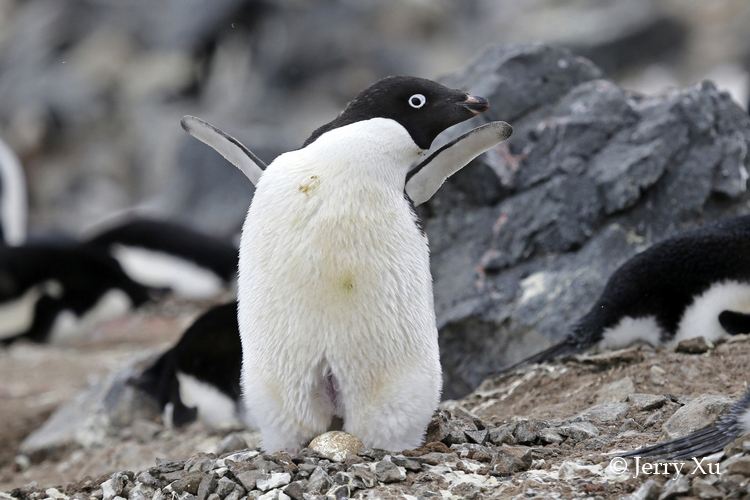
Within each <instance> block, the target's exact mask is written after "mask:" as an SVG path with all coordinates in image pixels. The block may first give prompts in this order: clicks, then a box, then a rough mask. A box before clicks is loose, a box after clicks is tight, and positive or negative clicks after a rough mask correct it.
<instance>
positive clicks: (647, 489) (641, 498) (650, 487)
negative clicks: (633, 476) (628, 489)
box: [628, 479, 661, 500]
mask: <svg viewBox="0 0 750 500" xmlns="http://www.w3.org/2000/svg"><path fill="white" fill-rule="evenodd" d="M660 493H661V485H660V484H659V483H657V482H656V481H654V480H653V479H648V480H647V481H646V482H645V483H643V484H642V485H641V487H640V488H638V489H637V490H635V491H634V492H633V493H632V494H631V495H630V496H628V498H629V499H631V500H654V499H656V498H658V496H659V494H660Z"/></svg>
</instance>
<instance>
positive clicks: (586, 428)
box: [557, 421, 599, 443]
mask: <svg viewBox="0 0 750 500" xmlns="http://www.w3.org/2000/svg"><path fill="white" fill-rule="evenodd" d="M557 432H558V433H559V434H560V435H561V436H565V437H567V438H569V439H570V440H572V441H573V442H576V443H577V442H579V441H583V440H584V439H589V438H593V437H596V436H598V435H599V429H597V428H596V427H595V426H594V424H592V423H591V422H586V421H582V422H571V423H570V424H567V425H563V426H560V428H558V429H557Z"/></svg>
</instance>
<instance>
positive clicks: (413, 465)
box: [391, 455, 422, 472]
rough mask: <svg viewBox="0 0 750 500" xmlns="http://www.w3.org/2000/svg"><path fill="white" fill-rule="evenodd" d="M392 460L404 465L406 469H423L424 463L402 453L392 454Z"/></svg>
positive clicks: (415, 470)
mask: <svg viewBox="0 0 750 500" xmlns="http://www.w3.org/2000/svg"><path fill="white" fill-rule="evenodd" d="M391 462H393V463H394V464H396V465H398V466H399V467H403V468H404V469H406V470H409V471H412V472H419V471H420V470H422V465H421V464H420V463H419V461H418V460H414V459H413V458H407V457H404V456H402V455H395V456H392V457H391Z"/></svg>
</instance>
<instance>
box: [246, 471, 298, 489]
mask: <svg viewBox="0 0 750 500" xmlns="http://www.w3.org/2000/svg"><path fill="white" fill-rule="evenodd" d="M291 480H292V475H291V474H289V473H288V472H274V473H272V474H271V475H264V476H263V477H261V478H259V479H258V480H257V482H256V485H255V486H256V487H257V488H258V489H259V490H261V491H268V490H270V489H273V488H278V487H280V486H286V485H287V484H289V483H290V482H291Z"/></svg>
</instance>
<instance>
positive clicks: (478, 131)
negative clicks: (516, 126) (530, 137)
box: [405, 121, 513, 206]
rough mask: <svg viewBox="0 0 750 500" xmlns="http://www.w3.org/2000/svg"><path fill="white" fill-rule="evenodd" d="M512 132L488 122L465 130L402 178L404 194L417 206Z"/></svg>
mask: <svg viewBox="0 0 750 500" xmlns="http://www.w3.org/2000/svg"><path fill="white" fill-rule="evenodd" d="M512 133H513V128H512V127H511V126H510V125H508V124H507V123H505V122H500V121H498V122H490V123H486V124H484V125H481V126H479V127H477V128H474V129H472V130H469V131H468V132H466V133H465V134H463V135H460V136H458V137H457V138H455V139H453V140H452V141H450V142H449V143H447V144H444V145H443V146H441V147H439V148H437V149H436V150H435V151H431V152H428V155H427V158H425V159H424V160H423V161H421V162H420V163H419V164H417V165H416V166H414V167H413V168H412V169H411V170H410V171H409V174H408V175H407V177H406V187H405V190H406V194H407V195H408V196H409V198H411V200H412V201H413V202H414V206H419V205H421V204H422V203H424V202H426V201H427V200H429V199H430V198H432V196H433V195H434V194H435V193H436V192H437V190H438V189H440V186H442V185H443V183H444V182H445V180H446V179H447V178H448V177H450V176H451V175H453V174H455V173H456V172H458V171H459V170H461V169H462V168H463V167H465V166H466V165H467V164H468V163H469V162H470V161H471V160H473V159H474V158H476V157H477V156H479V155H480V154H482V153H484V152H485V151H487V150H489V149H491V148H492V147H494V146H495V145H497V144H498V143H500V142H502V141H504V140H505V139H507V138H508V137H510V135H511V134H512Z"/></svg>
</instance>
